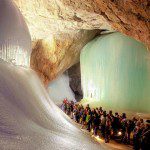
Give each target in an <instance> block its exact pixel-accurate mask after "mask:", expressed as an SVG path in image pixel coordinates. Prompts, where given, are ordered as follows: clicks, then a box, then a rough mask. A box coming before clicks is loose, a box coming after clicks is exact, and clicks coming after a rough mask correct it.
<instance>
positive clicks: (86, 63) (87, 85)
mask: <svg viewBox="0 0 150 150" xmlns="http://www.w3.org/2000/svg"><path fill="white" fill-rule="evenodd" d="M148 56H149V52H148V50H147V49H146V47H145V46H144V45H143V44H142V43H139V42H138V41H136V40H134V39H132V38H130V37H127V36H124V35H122V34H120V33H112V34H108V35H104V36H101V37H98V38H96V39H94V40H93V41H91V42H90V43H88V44H87V45H86V46H85V47H84V48H83V50H82V53H81V59H80V60H81V76H82V77H81V78H82V87H83V92H84V98H86V99H89V100H93V101H98V102H99V104H100V105H102V106H106V107H108V108H117V109H120V110H129V111H136V112H150V59H149V58H148Z"/></svg>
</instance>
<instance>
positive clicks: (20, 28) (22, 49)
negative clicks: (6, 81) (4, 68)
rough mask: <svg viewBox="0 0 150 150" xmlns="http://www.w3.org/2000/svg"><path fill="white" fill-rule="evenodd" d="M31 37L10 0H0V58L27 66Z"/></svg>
mask: <svg viewBox="0 0 150 150" xmlns="http://www.w3.org/2000/svg"><path fill="white" fill-rule="evenodd" d="M30 53H31V39H30V34H29V31H28V28H27V26H26V24H25V21H24V18H23V16H22V14H21V13H20V11H19V9H18V8H17V7H16V6H15V4H14V3H13V1H12V0H0V58H2V59H3V60H5V61H8V62H12V63H14V64H16V65H24V66H29V64H30Z"/></svg>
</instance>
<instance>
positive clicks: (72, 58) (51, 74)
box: [31, 30, 99, 85]
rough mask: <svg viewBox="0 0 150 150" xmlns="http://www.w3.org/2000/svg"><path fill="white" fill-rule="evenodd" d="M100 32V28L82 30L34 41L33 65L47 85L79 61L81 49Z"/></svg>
mask: <svg viewBox="0 0 150 150" xmlns="http://www.w3.org/2000/svg"><path fill="white" fill-rule="evenodd" d="M98 33H99V31H98V30H93V31H86V30H82V31H79V32H74V33H72V34H60V35H57V36H51V38H49V39H44V40H38V41H35V42H33V51H32V55H31V67H32V68H33V69H34V70H35V71H36V72H37V73H38V74H39V76H40V77H41V79H42V81H43V82H44V83H45V84H46V85H47V84H48V82H49V81H52V80H53V79H54V78H55V77H56V76H57V75H58V74H60V73H63V72H64V71H65V70H67V69H68V68H69V67H71V66H72V65H74V64H75V63H77V62H79V56H80V51H81V49H82V48H83V46H84V45H85V44H86V43H87V42H89V41H90V40H91V39H93V38H94V37H95V36H96V35H97V34H98Z"/></svg>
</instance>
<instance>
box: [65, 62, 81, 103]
mask: <svg viewBox="0 0 150 150" xmlns="http://www.w3.org/2000/svg"><path fill="white" fill-rule="evenodd" d="M68 76H69V78H70V82H69V84H70V87H71V89H72V91H73V92H74V94H75V98H76V100H77V101H79V100H81V99H82V98H83V93H82V88H81V72H80V63H77V64H75V65H74V66H72V67H71V68H69V69H68Z"/></svg>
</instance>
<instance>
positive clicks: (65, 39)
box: [14, 0, 150, 83]
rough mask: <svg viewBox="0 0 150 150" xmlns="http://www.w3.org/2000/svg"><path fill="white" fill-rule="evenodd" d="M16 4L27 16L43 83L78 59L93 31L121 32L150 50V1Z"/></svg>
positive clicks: (40, 0) (72, 0)
mask: <svg viewBox="0 0 150 150" xmlns="http://www.w3.org/2000/svg"><path fill="white" fill-rule="evenodd" d="M14 2H15V3H16V4H17V6H18V7H19V9H20V10H21V12H22V14H23V15H24V17H25V19H26V22H27V24H28V27H29V30H30V33H31V36H32V41H33V53H32V57H31V66H32V68H33V69H35V70H36V71H37V72H38V73H39V74H40V76H41V77H42V80H44V83H47V82H49V81H50V80H52V79H54V78H55V76H56V75H57V74H59V73H61V72H63V71H64V70H66V69H68V68H69V67H70V66H71V65H73V64H74V63H75V62H77V61H78V60H79V54H80V51H81V48H82V47H83V46H84V45H85V44H86V43H87V42H88V41H89V40H91V39H92V38H93V37H94V35H95V34H94V35H93V33H95V31H92V30H95V29H99V30H107V31H108V32H112V31H119V32H122V33H124V34H126V35H128V36H131V37H133V38H135V39H137V40H139V41H141V42H143V43H145V44H146V45H147V46H148V47H150V1H149V0H32V1H31V0H14ZM88 30H91V31H88ZM86 36H88V37H86ZM51 42H52V43H53V44H52V45H51Z"/></svg>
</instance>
